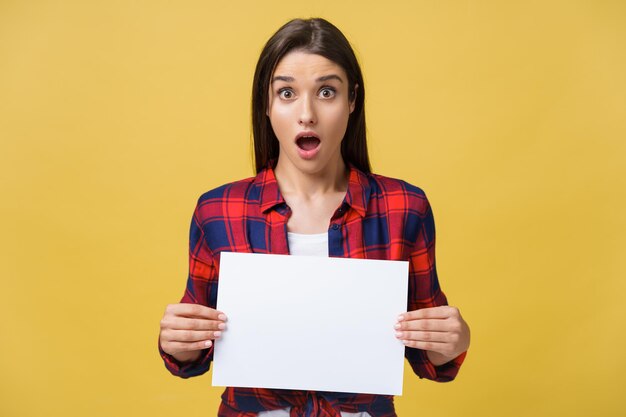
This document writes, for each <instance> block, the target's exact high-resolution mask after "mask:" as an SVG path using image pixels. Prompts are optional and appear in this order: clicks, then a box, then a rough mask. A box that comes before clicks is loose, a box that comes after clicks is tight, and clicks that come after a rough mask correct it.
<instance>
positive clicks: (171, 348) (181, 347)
mask: <svg viewBox="0 0 626 417" xmlns="http://www.w3.org/2000/svg"><path fill="white" fill-rule="evenodd" d="M211 346H213V341H211V340H203V341H199V342H191V343H186V342H169V343H167V345H162V347H163V349H164V350H166V349H167V351H168V352H176V353H178V352H190V351H194V350H202V349H208V348H210V347H211Z"/></svg>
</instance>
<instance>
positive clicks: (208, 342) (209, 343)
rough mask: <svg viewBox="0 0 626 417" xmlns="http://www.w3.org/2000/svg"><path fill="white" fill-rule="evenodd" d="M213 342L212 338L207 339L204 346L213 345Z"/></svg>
mask: <svg viewBox="0 0 626 417" xmlns="http://www.w3.org/2000/svg"><path fill="white" fill-rule="evenodd" d="M212 344H213V342H211V341H210V340H207V341H206V342H204V346H206V347H211V345H212Z"/></svg>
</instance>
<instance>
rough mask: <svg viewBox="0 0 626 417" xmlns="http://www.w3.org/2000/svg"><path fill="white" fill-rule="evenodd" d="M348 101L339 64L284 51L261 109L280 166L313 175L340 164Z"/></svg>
mask: <svg viewBox="0 0 626 417" xmlns="http://www.w3.org/2000/svg"><path fill="white" fill-rule="evenodd" d="M354 102H355V101H354V99H352V100H350V97H349V94H348V77H347V76H346V73H345V71H344V70H343V68H341V66H339V65H337V64H336V63H334V62H333V61H330V60H328V59H326V58H324V57H323V56H321V55H315V54H311V53H307V52H302V51H292V52H290V53H288V54H286V55H285V56H284V57H283V58H282V59H281V60H280V61H279V62H278V65H277V66H276V69H275V70H274V73H273V74H272V79H271V80H270V91H269V107H268V110H267V115H268V116H269V118H270V122H271V124H272V128H273V129H274V133H275V134H276V137H277V138H278V142H279V145H280V152H279V157H278V165H279V166H280V167H281V169H288V170H292V169H294V168H295V169H297V170H299V171H301V172H304V173H307V174H316V173H322V172H324V171H326V170H328V169H330V170H331V171H333V170H334V168H336V167H340V166H342V164H343V160H342V158H341V141H342V140H343V136H344V134H345V133H346V128H347V127H348V118H349V117H350V113H352V111H353V110H354Z"/></svg>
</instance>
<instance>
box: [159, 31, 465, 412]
mask: <svg viewBox="0 0 626 417" xmlns="http://www.w3.org/2000/svg"><path fill="white" fill-rule="evenodd" d="M364 98H365V88H364V85H363V77H362V75H361V70H360V67H359V64H358V62H357V59H356V57H355V55H354V52H353V51H352V48H351V47H350V44H349V43H348V41H347V40H346V38H345V37H344V36H343V34H342V33H341V32H340V31H339V30H338V29H337V28H336V27H335V26H333V25H332V24H330V23H329V22H327V21H325V20H323V19H308V20H301V19H296V20H292V21H290V22H288V23H287V24H285V25H284V26H283V27H281V28H280V29H279V30H278V31H277V32H276V33H275V34H274V35H273V36H272V37H271V38H270V39H269V41H268V42H267V44H266V45H265V48H264V49H263V51H262V53H261V56H260V58H259V61H258V63H257V67H256V72H255V76H254V84H253V94H252V126H253V135H254V150H255V158H256V170H257V175H256V176H255V177H253V178H248V179H245V180H241V181H237V182H234V183H230V184H226V185H224V186H222V187H219V188H217V189H215V190H212V191H209V192H207V193H205V194H204V195H202V196H201V197H200V199H199V200H198V204H197V207H196V209H195V212H194V215H193V220H192V222H191V232H190V262H189V264H190V268H189V277H188V282H187V288H186V291H185V294H184V296H183V298H182V300H181V303H180V304H172V305H169V306H167V308H166V310H165V314H164V316H163V319H162V320H161V332H160V335H159V351H160V353H161V356H162V358H163V360H164V361H165V366H166V367H167V369H168V370H169V371H170V372H172V373H173V374H174V375H177V376H180V377H183V378H188V377H191V376H196V375H200V374H202V373H204V372H206V371H207V370H208V369H209V366H210V363H211V360H212V358H213V344H212V341H213V340H215V339H217V338H219V337H220V336H221V334H222V332H223V331H225V330H226V328H227V324H226V316H225V314H224V313H223V312H220V311H216V310H215V306H216V298H217V284H218V282H217V280H218V270H219V261H220V253H221V252H222V251H230V252H233V251H235V252H256V253H276V254H300V255H316V256H334V257H350V258H368V259H388V260H405V261H409V277H408V279H409V297H408V309H407V312H405V313H402V314H401V315H400V317H399V318H398V322H397V323H396V325H395V329H396V331H397V332H396V337H397V338H398V339H399V340H400V341H402V342H403V343H404V344H405V345H406V349H405V356H406V358H407V359H408V360H409V363H410V364H411V366H412V368H413V370H414V371H415V373H416V374H417V375H418V376H419V377H420V378H428V379H432V380H436V381H450V380H452V379H454V377H455V376H456V374H457V372H458V370H459V367H460V366H461V363H462V362H463V360H464V358H465V354H466V351H467V349H468V347H469V338H470V337H469V327H468V326H467V324H466V323H465V321H464V320H463V318H462V317H461V315H460V314H459V310H458V309H456V308H454V307H450V306H448V305H447V301H446V298H445V296H444V294H443V292H442V291H441V290H440V288H439V283H438V279H437V272H436V268H435V230H434V223H433V215H432V211H431V209H430V205H429V203H428V200H427V199H426V196H425V194H424V193H423V191H422V190H420V189H419V188H417V187H415V186H413V185H410V184H408V183H406V182H404V181H401V180H396V179H392V178H387V177H383V176H380V175H376V174H372V173H371V172H370V164H369V159H368V154H367V144H366V138H365V112H364V108H363V103H364ZM320 308H323V306H320ZM355 349H358V346H355ZM329 377H332V376H329ZM257 415H258V416H262V417H268V416H271V417H277V416H292V417H294V416H344V417H345V416H359V417H365V416H372V417H378V416H395V411H394V405H393V397H392V396H385V395H371V394H352V393H332V392H314V391H291V390H272V389H260V388H232V387H228V388H226V390H225V391H224V394H223V395H222V404H221V406H220V409H219V416H222V417H226V416H229V417H230V416H233V417H244V416H246V417H248V416H257Z"/></svg>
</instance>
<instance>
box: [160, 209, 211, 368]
mask: <svg viewBox="0 0 626 417" xmlns="http://www.w3.org/2000/svg"><path fill="white" fill-rule="evenodd" d="M180 302H181V303H192V304H202V305H205V306H208V307H211V308H215V307H216V303H217V272H216V268H215V265H214V262H213V254H212V253H211V250H210V248H209V247H208V245H207V242H206V239H205V234H204V231H203V229H202V221H201V217H200V211H199V204H198V205H197V206H196V209H195V210H194V214H193V218H192V220H191V227H190V232H189V276H188V278H187V287H186V288H185V293H184V295H183V297H182V299H181V300H180ZM158 347H159V353H160V355H161V358H163V362H164V364H165V367H166V368H167V370H169V371H170V372H171V373H172V374H173V375H176V376H179V377H181V378H189V377H193V376H198V375H202V374H204V373H205V372H207V371H208V370H209V367H210V365H211V361H212V360H213V346H211V347H210V348H209V349H203V350H202V353H201V355H200V357H199V358H198V359H197V360H195V361H193V362H188V363H181V362H179V361H178V360H176V358H174V357H173V356H172V355H169V354H167V353H165V352H164V351H163V348H162V347H161V343H160V341H159V343H158Z"/></svg>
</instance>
